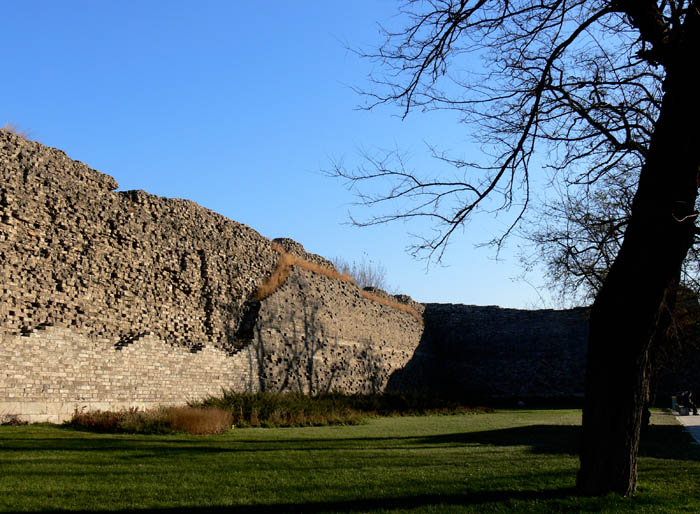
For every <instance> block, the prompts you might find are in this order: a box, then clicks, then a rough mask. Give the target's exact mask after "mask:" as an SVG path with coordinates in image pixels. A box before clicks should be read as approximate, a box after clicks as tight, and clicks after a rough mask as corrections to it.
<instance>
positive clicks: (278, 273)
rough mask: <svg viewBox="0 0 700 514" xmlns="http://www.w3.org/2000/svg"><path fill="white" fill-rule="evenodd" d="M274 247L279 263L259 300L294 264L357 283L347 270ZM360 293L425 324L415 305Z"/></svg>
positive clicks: (275, 287) (257, 297) (258, 293)
mask: <svg viewBox="0 0 700 514" xmlns="http://www.w3.org/2000/svg"><path fill="white" fill-rule="evenodd" d="M272 249H273V250H275V251H276V252H277V253H279V255H280V256H279V259H278V260H277V265H276V266H275V269H274V270H272V274H271V275H270V276H269V277H268V279H267V280H266V281H265V282H264V283H263V284H262V285H260V286H259V287H258V288H257V290H256V292H255V295H254V298H255V300H257V301H260V300H264V299H265V298H267V297H268V296H270V295H271V294H272V293H274V292H275V291H277V290H278V289H279V288H280V287H282V286H283V285H284V283H285V282H286V281H287V278H288V277H289V272H290V270H291V267H292V266H297V267H299V268H302V269H305V270H307V271H311V272H312V273H315V274H317V275H323V276H325V277H328V278H332V279H336V280H343V281H345V282H348V283H350V284H355V281H354V280H353V279H352V277H351V276H350V274H349V273H348V272H347V271H344V272H339V271H337V270H336V269H334V268H329V267H327V266H321V265H320V264H317V263H315V262H311V261H307V260H306V259H303V258H301V257H298V256H296V255H292V254H289V253H287V252H285V251H284V249H283V248H282V247H281V246H279V245H277V244H275V243H272ZM355 285H357V284H355ZM360 294H361V295H362V297H363V298H365V299H367V300H371V301H373V302H377V303H381V304H382V305H386V306H387V307H390V308H392V309H397V310H400V311H403V312H407V313H408V314H410V315H411V316H413V317H414V318H415V319H416V321H418V322H419V323H420V324H421V325H422V324H423V316H421V315H420V314H419V313H418V312H416V310H415V309H413V307H411V306H410V305H406V304H404V303H401V302H397V301H396V300H391V299H390V298H385V297H382V296H378V295H376V294H373V293H371V292H369V291H365V290H361V291H360Z"/></svg>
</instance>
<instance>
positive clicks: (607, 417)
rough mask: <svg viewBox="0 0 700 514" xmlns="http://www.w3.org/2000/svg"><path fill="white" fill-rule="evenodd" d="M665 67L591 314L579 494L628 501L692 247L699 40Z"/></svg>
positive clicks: (699, 132) (699, 117)
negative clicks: (620, 229)
mask: <svg viewBox="0 0 700 514" xmlns="http://www.w3.org/2000/svg"><path fill="white" fill-rule="evenodd" d="M692 39H693V40H694V41H693V42H692V44H689V45H686V43H688V41H684V42H683V44H684V46H685V49H684V51H683V52H676V55H675V56H674V60H673V62H672V63H671V64H668V65H666V79H665V81H664V91H665V92H664V97H663V102H662V106H661V110H660V115H659V118H658V120H657V123H656V126H655V131H654V134H653V135H652V137H651V141H650V145H649V149H648V154H647V159H646V162H645V164H644V166H643V167H642V170H641V174H640V183H639V188H638V190H637V193H636V195H635V198H634V203H633V206H632V215H631V217H630V222H629V225H628V228H627V231H626V232H625V238H624V241H623V244H622V246H621V249H620V252H619V254H618V256H617V258H616V260H615V262H614V264H613V266H612V267H611V269H610V272H609V274H608V276H607V277H606V280H605V282H604V284H603V287H602V288H601V290H600V292H599V293H598V295H597V297H596V300H595V302H594V304H593V307H592V310H591V319H590V335H589V347H588V362H587V370H586V385H585V402H584V410H583V440H582V447H581V454H580V458H581V468H580V471H579V474H578V482H577V484H578V488H579V490H580V491H581V492H582V493H584V494H592V495H601V494H606V493H609V492H615V493H619V494H622V495H625V496H627V495H630V494H631V493H633V492H634V490H635V489H636V484H637V451H638V448H639V436H640V428H641V424H642V413H643V409H644V405H645V401H646V400H647V398H648V394H649V381H650V376H651V371H652V369H653V365H654V363H653V354H655V353H656V352H654V351H653V344H654V341H657V340H659V337H658V336H661V335H662V334H659V333H658V332H659V330H661V326H660V325H661V324H663V323H661V324H660V323H659V322H660V320H661V317H662V311H663V308H664V302H667V305H666V308H668V309H672V308H673V301H674V299H675V288H676V284H677V280H678V276H679V272H680V269H681V264H682V262H683V259H684V258H685V256H686V253H687V251H688V249H689V248H690V246H691V245H692V244H693V241H694V234H695V221H696V215H695V211H694V209H695V200H696V197H697V190H698V173H699V171H700V170H699V167H698V166H699V165H700V129H699V128H698V126H699V125H700V99H699V97H698V94H697V92H696V91H694V86H693V83H692V80H693V79H692V70H693V68H694V64H693V63H694V62H695V58H696V57H695V56H696V55H697V54H694V52H691V51H690V49H689V48H690V47H692V48H694V49H697V48H698V45H697V39H698V38H697V37H695V36H693V37H692Z"/></svg>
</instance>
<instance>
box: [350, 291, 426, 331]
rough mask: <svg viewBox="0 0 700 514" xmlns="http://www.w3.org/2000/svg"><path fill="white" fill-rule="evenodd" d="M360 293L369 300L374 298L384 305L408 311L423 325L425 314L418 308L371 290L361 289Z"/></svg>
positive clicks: (374, 300)
mask: <svg viewBox="0 0 700 514" xmlns="http://www.w3.org/2000/svg"><path fill="white" fill-rule="evenodd" d="M360 294H361V295H362V296H363V297H364V298H366V299H368V300H372V301H373V302H377V303H381V304H382V305H386V306H387V307H391V308H392V309H397V310H400V311H404V312H407V313H409V314H410V315H411V316H413V317H414V318H416V321H418V323H420V324H421V325H423V316H421V315H420V314H418V312H416V310H415V309H414V308H413V307H411V306H410V305H406V304H405V303H400V302H397V301H394V300H390V299H388V298H383V297H381V296H377V295H375V294H372V293H370V292H369V291H360Z"/></svg>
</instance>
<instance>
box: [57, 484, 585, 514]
mask: <svg viewBox="0 0 700 514" xmlns="http://www.w3.org/2000/svg"><path fill="white" fill-rule="evenodd" d="M570 496H576V491H575V490H574V489H570V488H562V489H548V490H543V491H509V490H499V491H484V492H475V493H471V494H470V493H465V494H422V495H416V496H402V497H399V498H368V499H359V500H346V501H335V502H333V501H329V502H317V503H273V504H261V505H231V506H214V507H173V508H166V509H135V510H127V509H125V510H104V511H100V512H101V513H102V514H116V513H120V512H154V513H160V514H171V513H174V512H184V513H190V514H199V513H207V512H211V513H224V512H235V513H239V514H259V513H265V512H269V513H321V512H357V511H360V512H374V511H379V510H398V509H415V508H418V507H430V506H444V507H449V506H450V505H455V506H457V505H480V504H488V503H499V504H503V503H504V502H508V501H511V500H512V501H547V500H557V499H564V498H567V497H570ZM52 512H57V513H62V512H66V513H67V512H71V513H72V514H82V513H87V512H94V511H79V510H78V511H76V510H71V511H65V510H55V511H52Z"/></svg>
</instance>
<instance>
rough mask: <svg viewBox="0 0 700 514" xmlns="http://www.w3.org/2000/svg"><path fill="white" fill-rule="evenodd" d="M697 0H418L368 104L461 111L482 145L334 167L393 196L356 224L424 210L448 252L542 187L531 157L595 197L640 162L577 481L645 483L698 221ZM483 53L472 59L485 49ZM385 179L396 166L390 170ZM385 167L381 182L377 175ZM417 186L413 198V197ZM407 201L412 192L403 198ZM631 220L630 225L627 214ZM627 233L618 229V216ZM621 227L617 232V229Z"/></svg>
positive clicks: (596, 343) (605, 293)
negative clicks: (437, 164) (660, 377)
mask: <svg viewBox="0 0 700 514" xmlns="http://www.w3.org/2000/svg"><path fill="white" fill-rule="evenodd" d="M699 6H700V1H698V0H568V1H567V0H538V1H535V0H424V1H419V0H409V1H407V2H406V3H405V4H404V5H403V7H402V8H401V13H402V15H403V16H402V18H401V20H403V22H404V25H403V27H402V28H400V29H399V30H389V29H387V30H386V31H385V34H386V41H385V42H384V44H383V45H382V46H381V47H380V48H379V50H378V51H377V52H373V53H369V54H365V55H366V56H367V57H369V58H371V59H375V60H376V61H378V62H379V64H380V65H381V69H382V70H383V74H382V75H378V76H377V75H375V76H374V77H372V81H373V88H372V89H371V90H370V91H365V92H364V94H365V95H366V96H365V98H367V99H368V103H367V108H370V109H371V108H373V107H374V106H377V105H380V104H386V103H393V104H395V105H397V106H398V107H399V108H400V109H401V113H402V115H403V116H407V115H408V114H409V113H410V112H412V111H414V110H415V109H419V110H422V109H449V110H455V111H457V112H458V113H459V114H460V116H461V119H462V121H463V122H465V123H466V124H468V125H469V127H470V129H471V131H472V132H471V133H472V134H473V136H474V138H475V139H476V141H478V142H479V143H480V144H481V148H482V157H481V158H478V159H477V158H474V159H473V160H467V159H461V158H454V157H452V156H450V155H446V154H443V153H441V152H440V151H439V150H435V151H434V154H435V156H436V157H438V158H439V159H442V160H443V161H445V162H448V163H450V164H453V165H454V166H455V172H454V174H453V176H449V177H444V176H431V175H430V174H426V173H420V172H418V171H416V170H410V169H407V168H406V166H404V165H403V163H402V162H401V159H400V158H399V157H400V156H399V155H397V154H386V155H382V156H378V157H370V158H369V159H368V161H367V163H366V165H365V166H363V167H361V168H359V169H356V170H348V169H345V168H343V167H341V166H338V167H336V169H335V175H337V176H339V177H342V178H345V179H347V180H349V181H350V183H351V185H352V186H354V187H358V188H360V189H359V191H360V194H361V195H362V196H361V198H362V200H363V202H364V203H365V204H367V205H372V206H374V207H375V208H380V207H382V206H384V207H386V208H387V210H386V211H384V212H383V213H380V214H377V215H376V216H375V217H373V218H370V219H368V220H364V221H360V222H358V223H359V224H376V223H385V222H389V221H392V220H397V219H404V220H405V219H407V218H414V217H427V218H429V219H431V220H433V222H434V227H435V229H436V232H435V233H434V234H433V235H432V236H431V237H427V238H425V239H424V240H422V241H420V242H419V243H418V244H417V245H416V248H415V250H416V251H417V252H421V251H426V252H427V253H428V254H429V255H432V256H435V257H437V258H438V259H439V258H440V257H441V255H442V252H444V250H445V248H446V245H447V243H448V242H449V240H450V238H451V237H452V236H453V235H454V233H455V231H456V230H457V228H459V227H460V226H462V225H463V224H464V223H465V222H467V221H468V220H469V219H470V218H471V217H472V216H473V215H474V214H476V213H477V212H478V211H480V210H486V211H490V212H493V211H505V212H507V213H510V214H511V221H510V224H509V227H510V228H508V229H507V230H506V231H505V232H504V233H502V234H499V235H498V236H497V237H496V238H495V240H494V243H495V244H497V245H498V244H500V243H501V242H502V241H503V238H504V237H506V236H507V235H508V234H510V233H511V232H512V231H513V230H514V229H515V228H516V227H517V226H518V223H519V222H520V221H521V220H522V217H523V215H524V213H525V212H526V211H527V209H528V207H529V205H530V203H531V192H532V191H531V183H532V182H531V179H533V177H534V176H533V173H534V172H536V171H538V170H537V168H538V167H537V166H535V163H537V162H539V159H546V160H547V165H548V167H549V170H550V178H563V180H564V182H565V183H566V185H567V186H568V187H569V188H570V189H571V191H572V192H571V195H572V198H580V199H583V201H585V199H586V195H587V194H589V192H590V191H591V190H593V189H595V188H596V187H598V186H599V187H600V188H601V189H603V190H605V189H608V188H609V186H608V185H606V181H611V180H612V181H614V179H615V177H626V176H629V177H633V180H631V184H632V187H635V188H636V190H635V192H634V196H633V200H632V203H631V205H630V214H629V217H628V219H627V221H626V224H625V226H624V236H623V237H622V239H621V240H619V241H620V242H619V250H618V251H617V255H616V256H615V259H614V261H613V262H612V263H611V264H610V266H609V268H608V271H607V272H606V274H605V276H604V277H600V278H601V280H602V283H601V284H600V286H599V288H598V292H597V294H596V298H595V302H594V304H593V307H592V312H591V320H590V339H589V352H588V366H587V373H586V386H585V394H586V398H585V406H584V415H583V441H582V447H581V454H580V458H581V468H580V471H579V475H578V486H579V488H580V490H581V491H582V492H584V493H587V494H605V493H608V492H618V493H620V494H623V495H629V494H631V493H632V492H633V491H634V490H635V488H636V479H637V452H638V444H639V434H640V427H641V424H642V412H643V407H644V404H645V402H646V401H647V398H648V394H649V379H650V372H651V368H652V357H651V356H653V355H654V354H655V352H654V349H653V345H654V342H655V341H656V340H657V339H658V338H657V337H656V334H657V332H658V330H659V327H660V325H662V324H663V323H660V322H661V321H662V317H663V312H664V306H669V305H673V303H674V301H675V292H676V288H677V286H678V283H679V278H680V271H681V266H682V263H683V260H684V258H685V256H686V254H687V252H688V250H689V249H690V248H691V247H692V245H693V242H694V238H695V233H696V217H697V213H696V211H695V202H696V198H697V190H698V165H699V164H700V146H699V145H698V141H699V140H700V138H699V136H700V134H699V132H700V128H698V125H697V123H687V120H696V119H698V115H699V114H700V112H699V111H700V102H699V100H698V95H697V93H696V91H695V84H694V80H693V76H694V65H693V64H694V63H695V62H696V58H697V55H698V50H700V27H698V24H699V23H700V10H699V9H700V7H699ZM475 57H478V58H479V59H481V62H482V64H483V66H482V67H481V68H480V69H478V70H475V69H474V62H475V61H474V59H475ZM386 179H388V180H386ZM368 181H369V182H371V183H377V182H379V183H385V182H387V181H388V182H389V183H390V184H391V186H390V187H389V189H387V190H384V191H380V192H379V193H376V194H372V193H366V192H364V190H362V189H361V187H362V185H363V184H364V183H366V182H368ZM409 200H410V201H411V202H408V201H409ZM405 205H409V207H408V208H402V206H405ZM620 228H622V227H620ZM619 234H620V235H622V230H620V233H619ZM616 237H617V236H616Z"/></svg>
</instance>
